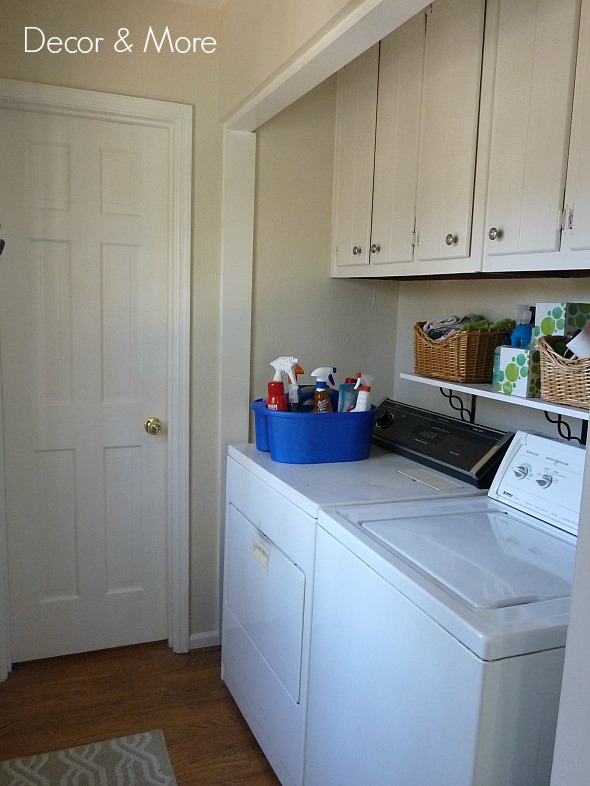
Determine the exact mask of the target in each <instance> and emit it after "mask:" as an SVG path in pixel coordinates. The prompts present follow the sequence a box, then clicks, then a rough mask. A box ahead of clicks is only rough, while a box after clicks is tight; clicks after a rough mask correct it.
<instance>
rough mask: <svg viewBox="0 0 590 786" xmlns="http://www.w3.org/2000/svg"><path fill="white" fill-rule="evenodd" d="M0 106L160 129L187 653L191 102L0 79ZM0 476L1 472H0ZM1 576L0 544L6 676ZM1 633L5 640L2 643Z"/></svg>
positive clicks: (170, 531)
mask: <svg viewBox="0 0 590 786" xmlns="http://www.w3.org/2000/svg"><path fill="white" fill-rule="evenodd" d="M0 108H2V109H20V110H25V111H35V112H43V113H45V114H57V115H59V114H61V115H68V116H76V117H87V118H93V119H102V120H111V121H114V122H120V123H130V124H134V125H137V124H139V125H148V126H156V127H161V128H166V129H167V130H168V134H169V142H170V143H169V152H170V168H171V172H172V184H171V188H170V193H169V204H170V212H169V217H168V229H169V233H168V237H169V252H168V283H169V292H170V297H169V298H168V405H167V406H168V411H167V416H166V422H167V427H166V430H167V438H168V443H167V444H168V450H167V483H166V489H167V491H166V494H167V500H166V509H167V529H166V543H167V571H168V642H169V645H170V646H171V647H172V649H173V650H174V651H175V652H188V649H189V579H190V575H189V425H190V421H189V406H190V398H189V395H190V394H189V390H190V387H189V385H190V285H191V217H192V204H191V200H192V107H191V106H189V105H188V104H178V103H174V102H168V101H159V100H153V99H147V98H136V97H132V96H120V95H114V94H110V93H98V92H94V91H91V90H78V89H76V88H69V87H56V86H53V85H42V84H37V83H33V82H20V81H17V80H10V79H0ZM0 404H1V401H0ZM3 462H4V452H3V448H2V422H1V420H0V470H3V466H4V464H3ZM3 477H4V475H3V472H2V474H1V475H0V478H3ZM2 482H3V481H2ZM2 542H4V543H6V518H5V514H4V511H3V509H1V508H0V544H1V543H2ZM7 575H8V556H7V554H6V549H5V548H3V549H2V551H1V552H0V680H2V679H3V678H5V677H6V673H7V671H8V670H9V669H10V665H11V661H10V651H9V645H8V639H9V636H8V631H9V618H8V615H9V604H8V598H7V597H6V592H7V589H6V584H7V582H6V576H7ZM3 596H4V597H3ZM3 617H4V619H3ZM4 633H6V636H4V635H3V634H4ZM4 639H6V643H3V640H4ZM3 675H4V676H3Z"/></svg>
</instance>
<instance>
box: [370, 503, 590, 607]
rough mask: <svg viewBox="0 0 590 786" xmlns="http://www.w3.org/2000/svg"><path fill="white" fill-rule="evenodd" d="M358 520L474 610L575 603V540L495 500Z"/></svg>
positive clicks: (424, 506) (420, 507) (430, 506)
mask: <svg viewBox="0 0 590 786" xmlns="http://www.w3.org/2000/svg"><path fill="white" fill-rule="evenodd" d="M402 507H403V508H404V510H398V511H397V513H395V512H394V509H393V508H391V507H390V510H391V512H392V513H393V516H392V517H390V518H381V519H378V520H372V521H371V520H364V521H358V522H357V524H360V525H361V526H362V528H363V529H364V530H365V531H366V532H368V533H369V534H370V535H371V536H372V537H373V538H375V539H376V540H377V541H378V542H380V543H381V544H382V545H383V546H385V547H386V548H387V549H388V550H389V551H390V552H392V553H393V554H394V555H396V556H397V557H399V558H401V559H402V560H404V561H405V562H406V563H408V564H410V565H411V566H412V567H413V568H415V569H417V570H418V571H419V572H420V573H422V574H423V575H424V576H426V577H427V578H428V579H429V580H430V581H432V582H434V583H435V584H437V585H438V586H439V587H441V588H443V589H444V590H445V591H446V592H448V593H450V594H451V595H453V596H454V597H455V598H457V599H459V600H460V601H461V602H463V603H464V604H466V605H467V606H468V607H470V608H472V609H501V608H506V607H510V606H517V605H522V604H529V603H535V602H538V601H544V600H549V599H555V598H564V597H569V595H570V593H571V584H572V577H573V570H574V558H575V544H576V540H575V538H574V537H573V536H571V535H568V534H567V533H565V532H561V531H560V530H557V529H555V528H554V527H550V526H547V525H544V524H542V523H541V522H539V521H538V520H536V519H533V518H532V517H530V516H525V515H523V514H518V513H512V512H511V511H510V510H509V509H507V508H506V507H505V506H503V505H500V504H498V503H497V502H494V501H493V500H491V499H489V497H479V498H477V497H474V498H472V499H471V500H470V499H467V498H464V499H461V500H454V501H453V502H451V500H447V501H446V503H445V504H442V506H441V505H434V504H428V503H426V504H419V505H418V507H416V506H415V512H411V511H410V510H409V508H408V506H407V505H404V506H402Z"/></svg>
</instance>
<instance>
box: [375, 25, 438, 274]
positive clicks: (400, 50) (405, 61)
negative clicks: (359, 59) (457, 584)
mask: <svg viewBox="0 0 590 786" xmlns="http://www.w3.org/2000/svg"><path fill="white" fill-rule="evenodd" d="M424 40H425V34H424V14H418V15H417V16H415V17H413V18H412V19H410V20H409V22H406V24H405V25H402V27H400V28H399V29H398V30H395V31H394V32H393V33H391V34H390V35H389V36H387V38H384V39H383V40H382V41H381V49H380V57H379V93H378V100H377V130H376V134H375V174H374V182H373V221H372V229H371V255H370V261H371V266H380V265H391V269H388V270H387V274H388V275H394V276H395V275H398V271H397V270H396V269H395V266H396V265H400V264H401V265H403V263H406V265H409V264H411V262H412V258H413V253H414V246H413V237H414V217H415V212H416V186H417V173H418V147H419V138H420V105H421V101H422V75H423V69H424ZM380 272H381V271H380ZM401 272H405V271H401Z"/></svg>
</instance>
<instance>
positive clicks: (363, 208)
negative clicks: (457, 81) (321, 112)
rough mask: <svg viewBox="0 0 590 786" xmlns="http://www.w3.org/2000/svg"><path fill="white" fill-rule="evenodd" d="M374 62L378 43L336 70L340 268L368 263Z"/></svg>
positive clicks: (336, 228)
mask: <svg viewBox="0 0 590 786" xmlns="http://www.w3.org/2000/svg"><path fill="white" fill-rule="evenodd" d="M378 67H379V45H378V44H377V45H376V46H374V47H372V48H371V49H369V50H368V51H367V52H364V53H363V54H362V55H361V56H360V57H357V59H356V60H353V62H352V63H349V64H348V65H347V66H345V67H344V68H343V69H342V70H341V71H340V72H339V73H338V91H337V104H336V156H335V159H336V160H335V178H334V234H333V243H334V256H335V260H336V264H337V265H338V266H340V267H343V268H346V267H348V268H350V269H352V268H354V269H358V268H359V267H360V268H361V269H362V266H363V265H368V264H369V247H370V244H371V242H370V241H371V202H372V194H373V160H374V156H375V112H376V107H377V82H378ZM356 275H358V273H357V274H356Z"/></svg>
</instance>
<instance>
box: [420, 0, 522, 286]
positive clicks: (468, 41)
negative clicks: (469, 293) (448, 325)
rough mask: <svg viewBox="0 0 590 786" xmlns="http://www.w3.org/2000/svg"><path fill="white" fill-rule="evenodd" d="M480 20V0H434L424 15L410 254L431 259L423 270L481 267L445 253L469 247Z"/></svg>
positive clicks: (464, 254) (465, 253) (463, 255)
mask: <svg viewBox="0 0 590 786" xmlns="http://www.w3.org/2000/svg"><path fill="white" fill-rule="evenodd" d="M519 2H520V0H519ZM484 19H485V0H470V1H469V2H465V0H437V2H435V3H433V4H432V6H431V9H430V10H429V12H428V13H427V15H426V20H427V21H426V54H425V63H424V92H423V101H422V125H421V132H420V165H419V178H418V206H417V217H416V229H417V232H418V245H417V247H416V250H415V258H416V260H417V261H418V262H421V261H422V262H429V263H431V264H430V265H429V266H428V268H427V269H422V270H421V271H420V272H431V273H449V272H465V271H468V270H472V269H477V268H479V264H480V263H479V260H477V261H474V262H469V261H468V262H467V264H465V263H464V264H461V263H457V262H455V263H453V264H449V263H448V261H447V260H450V259H454V260H469V257H470V254H471V225H472V215H473V196H474V180H475V163H476V148H477V132H478V117H479V96H480V87H481V63H482V51H483V31H484ZM439 261H440V263H439ZM432 263H435V264H432ZM422 267H423V268H424V266H422Z"/></svg>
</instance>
